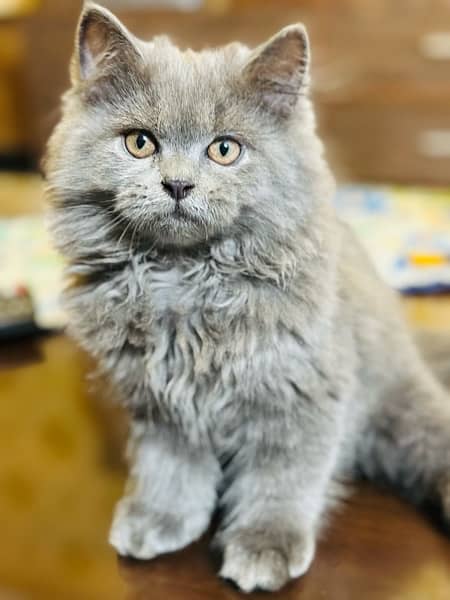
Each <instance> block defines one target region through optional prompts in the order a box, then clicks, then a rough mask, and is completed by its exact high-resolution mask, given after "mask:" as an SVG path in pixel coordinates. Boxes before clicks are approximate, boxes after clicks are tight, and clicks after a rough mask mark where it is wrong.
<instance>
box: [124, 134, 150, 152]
mask: <svg viewBox="0 0 450 600" xmlns="http://www.w3.org/2000/svg"><path fill="white" fill-rule="evenodd" d="M125 146H126V148H127V150H128V152H129V153H130V154H131V155H132V156H134V157H135V158H147V157H148V156H151V155H152V154H155V152H156V144H155V142H154V141H153V140H152V138H151V137H150V135H149V134H148V133H146V132H145V131H132V132H130V133H128V134H127V135H126V136H125Z"/></svg>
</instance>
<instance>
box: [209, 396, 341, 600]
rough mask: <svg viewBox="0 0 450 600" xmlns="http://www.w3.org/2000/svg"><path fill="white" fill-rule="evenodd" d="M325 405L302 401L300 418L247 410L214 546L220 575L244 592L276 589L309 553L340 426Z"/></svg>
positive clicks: (304, 564) (298, 571)
mask: <svg viewBox="0 0 450 600" xmlns="http://www.w3.org/2000/svg"><path fill="white" fill-rule="evenodd" d="M327 409H328V407H326V408H325V406H322V410H323V411H324V412H323V413H322V414H319V413H320V412H321V411H320V410H319V409H318V407H317V406H314V405H313V406H309V407H308V408H307V409H306V407H305V414H304V418H300V419H299V421H297V419H296V416H294V415H292V416H288V415H286V414H284V415H283V414H278V415H272V417H273V419H272V418H271V415H270V413H269V412H265V413H264V414H261V416H260V419H258V418H257V416H256V414H254V415H252V422H251V423H248V424H247V426H246V427H248V428H249V430H248V432H247V435H246V436H245V438H244V441H243V443H242V446H241V447H240V448H239V449H238V450H237V451H236V452H235V453H234V455H233V458H232V460H231V461H230V462H229V463H228V464H227V466H226V469H225V474H224V481H225V484H226V488H225V490H224V491H223V494H222V496H221V499H220V505H221V507H222V509H223V518H222V521H221V524H220V527H219V530H218V532H217V534H216V536H215V538H214V540H213V547H214V548H215V549H216V550H218V551H219V552H220V553H221V555H222V561H223V562H222V567H221V570H220V575H221V576H222V577H224V578H225V579H229V580H232V581H233V582H234V583H236V584H237V585H238V586H239V587H240V588H241V589H242V590H243V591H245V592H250V591H252V590H254V589H263V590H277V589H279V588H280V587H282V586H283V585H284V584H285V583H286V582H287V581H288V580H290V579H292V578H296V577H299V576H300V575H303V574H304V573H305V572H306V571H307V570H308V568H309V566H310V564H311V562H312V560H313V557H314V553H315V545H316V535H317V532H318V529H319V526H320V521H321V517H322V515H323V512H324V510H325V508H326V505H327V502H328V500H329V498H328V497H327V492H328V491H329V490H330V487H331V485H332V483H331V475H332V472H333V468H334V465H335V462H336V456H337V448H338V437H339V436H338V429H339V427H338V425H337V423H336V422H334V419H333V416H332V414H333V411H332V410H331V411H330V413H329V414H328V415H327V413H326V411H327ZM275 412H276V411H275ZM302 422H303V424H302V425H301V423H302Z"/></svg>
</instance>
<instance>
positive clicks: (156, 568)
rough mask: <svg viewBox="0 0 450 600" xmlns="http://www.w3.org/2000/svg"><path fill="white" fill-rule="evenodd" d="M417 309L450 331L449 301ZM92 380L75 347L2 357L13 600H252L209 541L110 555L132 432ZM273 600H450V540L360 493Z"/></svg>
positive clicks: (371, 492)
mask: <svg viewBox="0 0 450 600" xmlns="http://www.w3.org/2000/svg"><path fill="white" fill-rule="evenodd" d="M21 206H22V204H21ZM0 208H1V207H0ZM0 212H1V210H0ZM405 306H406V309H407V313H408V315H409V318H410V319H411V320H412V321H413V322H414V323H415V324H421V325H426V326H429V327H435V328H437V329H442V327H443V325H444V324H445V323H446V326H447V328H450V300H449V299H445V298H441V299H428V300H417V299H416V300H411V301H409V302H408V303H407V304H405ZM91 367H92V365H91V364H90V362H89V359H88V358H87V357H86V356H85V355H84V354H83V353H81V352H80V351H79V350H78V349H77V348H76V347H75V345H74V344H73V343H72V342H71V341H70V340H68V339H67V338H66V337H65V336H63V335H54V336H47V337H42V338H40V339H37V340H35V341H34V342H33V343H31V342H29V341H26V342H21V343H16V344H9V345H8V346H3V347H2V346H0V457H1V459H0V535H1V544H0V600H72V599H73V600H91V599H92V600H103V599H104V600H116V599H117V600H119V599H129V600H144V599H145V600H147V599H148V600H213V599H218V600H222V599H227V600H232V599H235V598H236V599H237V598H241V597H242V596H241V594H239V592H237V591H236V590H234V589H233V588H231V587H230V586H229V585H227V584H226V583H224V582H222V581H221V580H219V579H218V578H217V577H216V575H215V573H216V571H217V565H216V564H214V562H213V560H212V558H211V557H210V555H209V553H208V549H207V540H204V541H202V542H201V543H199V544H196V545H194V546H192V547H190V548H188V549H187V550H185V551H183V552H179V553H176V554H174V555H171V556H166V557H162V558H159V559H157V560H155V561H152V562H149V563H138V562H134V561H129V560H118V559H117V557H116V556H115V554H114V552H113V551H112V549H111V548H109V547H108V545H107V541H106V540H107V532H108V527H109V522H110V517H111V512H112V509H113V505H114V503H115V501H116V500H117V499H118V497H119V495H120V493H121V490H122V486H123V482H124V467H123V464H122V462H121V458H120V457H121V452H122V450H121V445H122V440H123V431H124V419H123V416H122V415H121V413H120V412H119V411H118V410H114V409H112V408H111V407H110V404H109V402H108V398H105V394H104V391H103V390H102V389H101V386H99V384H96V383H95V381H92V379H90V378H89V377H88V373H89V371H90V370H91ZM252 597H255V598H259V597H261V598H267V597H268V596H267V594H254V595H253V596H252ZM272 597H273V598H284V599H286V600H294V599H295V600H296V599H299V600H300V599H301V600H448V599H449V598H450V539H449V538H448V537H446V536H445V535H444V534H443V533H441V532H439V531H437V530H436V529H435V528H434V527H433V525H432V524H431V523H430V522H429V521H428V520H427V518H426V517H425V516H424V515H422V514H419V513H418V512H416V511H415V510H414V509H413V508H412V507H410V506H408V505H407V504H405V503H403V502H402V501H401V500H399V499H396V498H394V497H393V496H392V495H390V494H388V493H383V492H382V491H377V490H375V489H373V488H372V487H370V486H357V487H356V492H355V494H354V495H353V496H352V497H351V498H350V499H349V500H348V501H346V502H345V504H344V505H343V506H342V507H341V509H340V511H339V512H338V513H336V514H334V515H333V517H332V518H331V520H330V524H329V527H328V528H327V529H326V531H325V532H324V535H323V540H322V541H321V543H320V545H319V549H318V553H317V558H316V560H315V561H314V563H313V566H312V567H311V569H310V571H309V572H308V574H307V575H306V576H304V577H303V578H302V579H301V580H299V581H297V582H294V583H292V584H290V585H289V586H288V587H287V588H286V589H285V590H283V591H282V592H280V593H279V594H275V595H273V596H272Z"/></svg>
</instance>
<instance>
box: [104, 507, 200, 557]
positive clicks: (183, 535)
mask: <svg viewBox="0 0 450 600" xmlns="http://www.w3.org/2000/svg"><path fill="white" fill-rule="evenodd" d="M208 522H209V515H207V514H204V513H201V514H200V513H199V514H192V515H189V517H188V518H183V516H180V515H174V514H171V513H168V512H164V511H157V510H154V509H152V508H151V507H149V506H148V505H147V504H146V503H145V502H142V501H136V500H133V499H130V498H124V499H123V500H121V501H120V502H119V503H118V505H117V507H116V512H115V515H114V520H113V524H112V526H111V531H110V534H109V543H110V544H111V545H112V546H113V547H114V548H115V549H116V550H117V552H118V553H119V554H120V555H121V556H131V557H133V558H137V559H139V560H149V559H151V558H154V557H155V556H158V555H160V554H166V553H168V552H174V551H175V550H179V549H180V548H183V547H184V546H187V545H188V544H190V543H191V542H193V541H195V540H196V539H198V538H199V537H200V536H201V535H202V533H203V532H204V531H205V529H206V528H207V527H208Z"/></svg>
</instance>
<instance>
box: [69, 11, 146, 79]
mask: <svg viewBox="0 0 450 600" xmlns="http://www.w3.org/2000/svg"><path fill="white" fill-rule="evenodd" d="M140 56H141V54H140V51H139V48H138V46H137V44H136V40H135V38H134V37H133V36H132V34H131V33H130V32H129V31H128V29H127V28H126V27H125V26H124V25H123V24H122V23H121V22H120V21H119V19H117V18H116V17H115V16H114V15H113V14H112V13H111V12H110V11H109V10H107V9H106V8H103V7H102V6H99V5H98V4H94V3H92V2H86V3H85V5H84V8H83V12H82V13H81V17H80V20H79V23H78V29H77V34H76V39H75V52H74V56H73V59H72V65H71V78H72V82H73V83H74V84H75V83H79V82H80V81H84V80H89V79H96V78H97V77H98V76H102V75H105V74H107V73H108V71H111V70H112V69H115V68H120V66H122V65H129V64H130V63H131V61H133V60H134V59H138V58H139V57H140Z"/></svg>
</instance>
